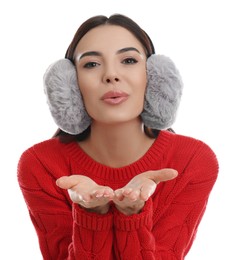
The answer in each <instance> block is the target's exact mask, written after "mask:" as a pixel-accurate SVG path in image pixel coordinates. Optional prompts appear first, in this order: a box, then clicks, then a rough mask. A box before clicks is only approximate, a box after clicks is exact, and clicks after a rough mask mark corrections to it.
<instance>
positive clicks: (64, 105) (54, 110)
mask: <svg viewBox="0 0 235 260" xmlns="http://www.w3.org/2000/svg"><path fill="white" fill-rule="evenodd" d="M43 82H44V91H45V94H46V97H47V103H48V105H49V109H50V112H51V115H52V117H53V119H54V121H55V123H56V124H57V126H58V127H59V128H60V129H61V130H63V131H64V132H66V133H69V134H74V135H75V134H78V133H82V132H83V131H84V130H85V129H86V128H87V127H88V126H89V125H90V124H91V118H90V117H89V115H88V114H87V112H86V109H85V106H84V104H83V99H82V95H81V92H80V90H79V87H78V83H77V74H76V69H75V66H74V65H73V63H72V62H71V61H70V60H68V59H61V60H59V61H57V62H55V63H53V64H52V65H51V66H49V68H48V69H47V71H46V73H45V74H44V77H43Z"/></svg>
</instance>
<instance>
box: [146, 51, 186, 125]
mask: <svg viewBox="0 0 235 260" xmlns="http://www.w3.org/2000/svg"><path fill="white" fill-rule="evenodd" d="M147 77H148V82H147V88H146V93H145V100H144V109H143V112H142V113H141V118H142V121H143V123H144V124H145V126H147V127H150V128H154V129H159V130H161V129H166V128H168V127H171V126H172V124H173V123H174V121H175V118H176V112H177V109H178V106H179V103H180V99H181V95H182V88H183V83H182V79H181V76H180V74H179V71H178V70H177V68H176V67H175V64H174V63H173V62H172V60H171V59H170V58H168V57H166V56H164V55H156V54H153V55H151V56H150V57H149V58H148V60H147Z"/></svg>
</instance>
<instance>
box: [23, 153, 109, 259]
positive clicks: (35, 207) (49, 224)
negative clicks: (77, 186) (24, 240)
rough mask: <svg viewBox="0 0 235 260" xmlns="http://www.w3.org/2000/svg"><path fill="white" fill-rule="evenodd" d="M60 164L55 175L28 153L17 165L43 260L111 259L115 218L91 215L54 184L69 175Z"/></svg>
mask: <svg viewBox="0 0 235 260" xmlns="http://www.w3.org/2000/svg"><path fill="white" fill-rule="evenodd" d="M61 161H62V160H61ZM61 161H57V162H54V164H55V165H56V166H55V168H54V172H52V171H51V169H52V168H53V167H52V168H51V169H50V170H49V169H48V167H46V166H45V165H44V164H43V163H42V161H41V160H40V159H39V158H38V156H37V154H35V153H34V151H33V149H29V150H27V151H26V152H24V153H23V154H22V156H21V158H20V161H19V164H18V182H19V186H20V188H21V191H22V194H23V197H24V199H25V202H26V204H27V207H28V210H29V215H30V218H31V220H32V223H33V225H34V227H35V230H36V233H37V236H38V240H39V245H40V250H41V253H42V256H43V259H45V260H55V259H58V260H60V259H61V260H62V259H63V260H64V259H70V260H72V259H87V260H89V259H94V258H96V259H110V255H111V246H112V228H111V227H112V221H113V219H112V214H111V213H110V214H106V215H98V214H94V213H88V212H86V211H84V210H82V209H80V208H79V207H78V206H77V205H74V204H73V203H72V202H71V201H70V199H69V196H68V194H67V191H64V190H61V189H60V188H58V187H57V186H56V184H55V180H56V179H57V178H59V177H60V176H62V175H66V174H68V173H67V172H65V167H64V166H63V165H62V163H61ZM63 167H64V171H63V170H62V169H63ZM55 172H57V173H56V174H55ZM94 242H95V243H94Z"/></svg>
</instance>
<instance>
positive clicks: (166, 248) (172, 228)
mask: <svg viewBox="0 0 235 260" xmlns="http://www.w3.org/2000/svg"><path fill="white" fill-rule="evenodd" d="M162 168H173V169H176V170H177V171H178V173H179V175H178V176H177V178H176V179H174V180H171V181H167V182H162V183H160V184H158V186H157V189H156V191H155V193H154V194H153V195H152V196H151V198H150V199H149V200H148V201H147V202H146V204H145V206H144V208H143V210H142V212H141V213H139V214H134V215H131V216H126V215H124V214H122V213H120V212H118V211H117V210H116V209H115V207H114V206H113V207H111V209H110V210H109V212H108V213H107V214H105V215H100V214H96V213H88V212H87V211H85V210H84V209H81V208H80V207H79V206H78V205H76V204H74V203H72V201H71V200H70V198H69V196H68V193H67V191H66V190H62V189H60V188H59V187H57V186H56V183H55V181H56V179H58V178H59V177H61V176H64V175H71V174H84V175H86V176H88V177H90V178H92V179H93V180H94V181H95V182H97V183H98V184H101V185H108V186H110V187H112V188H113V189H117V188H120V187H123V186H124V185H125V184H126V183H127V182H129V181H130V179H132V178H133V177H134V176H135V175H136V174H139V173H142V172H145V171H148V170H158V169H162ZM217 174H218V163H217V159H216V156H215V154H214V153H213V151H212V150H211V149H210V148H209V147H208V146H207V145H206V144H204V143H203V142H201V141H198V140H195V139H193V138H189V137H184V136H180V135H176V134H173V133H170V132H167V131H161V132H160V134H159V136H158V138H157V139H156V141H155V142H154V144H153V145H152V146H151V147H150V149H149V150H148V152H147V153H146V154H145V155H144V156H143V157H142V158H140V159H139V160H138V161H136V162H134V163H132V164H130V165H128V166H125V167H121V168H111V167H107V166H105V165H102V164H99V163H97V162H95V161H94V160H93V159H92V158H90V157H89V156H88V155H87V154H85V153H84V152H83V151H82V150H81V149H80V147H79V145H78V144H77V143H76V142H72V143H69V144H62V143H60V142H59V140H58V139H50V140H47V141H44V142H42V143H39V144H37V145H34V146H33V147H31V148H29V149H28V150H26V151H25V152H24V153H23V154H22V156H21V158H20V161H19V165H18V181H19V185H20V187H21V190H22V193H23V196H24V198H25V201H26V203H27V207H28V210H29V214H30V217H31V219H32V223H33V225H34V227H35V229H36V232H37V235H38V238H39V244H40V249H41V252H42V255H43V258H44V259H45V260H62V259H63V260H64V259H70V260H71V259H76V260H83V259H84V260H89V259H97V260H98V259H102V260H109V259H112V260H116V259H122V260H124V259H125V260H130V259H132V260H134V259H144V260H151V259H155V260H156V259H157V260H160V259H161V260H173V259H174V260H176V259H184V256H185V255H186V254H187V252H188V251H189V249H190V247H191V245H192V242H193V240H194V237H195V234H196V231H197V228H198V225H199V223H200V221H201V219H202V216H203V214H204V212H205V209H206V205H207V201H208V197H209V194H210V192H211V190H212V187H213V185H214V183H215V181H216V178H217Z"/></svg>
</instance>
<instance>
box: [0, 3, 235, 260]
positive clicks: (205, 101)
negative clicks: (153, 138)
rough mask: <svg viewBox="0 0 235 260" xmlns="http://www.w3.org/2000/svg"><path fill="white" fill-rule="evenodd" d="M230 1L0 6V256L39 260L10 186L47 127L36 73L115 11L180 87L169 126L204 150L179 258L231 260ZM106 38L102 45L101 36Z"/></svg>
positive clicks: (233, 58) (233, 84)
mask: <svg viewBox="0 0 235 260" xmlns="http://www.w3.org/2000/svg"><path fill="white" fill-rule="evenodd" d="M233 2H234V1H233V0H231V1H229V0H221V1H217V0H211V1H210V0H197V1H196V0H195V1H192V0H177V1H175V0H172V1H170V0H162V1H160V0H159V1H158V0H153V1H148V0H146V1H136V0H135V1H132V0H117V1H112V0H99V1H95V0H94V1H92V0H90V1H78V0H77V1H75V0H41V1H33V0H28V1H27V0H21V1H17V0H13V1H12V0H8V1H2V2H1V4H0V34H1V40H0V66H1V67H0V69H1V70H0V71H1V74H0V75H1V76H0V82H1V86H0V88H1V90H0V93H1V94H0V95H1V96H0V100H1V101H0V113H1V114H0V119H1V127H0V138H1V144H0V152H1V155H0V162H1V163H0V170H1V179H0V180H1V184H0V199H1V204H0V205H1V213H0V218H1V220H0V236H1V250H0V259H5V260H8V259H9V260H12V259H22V260H23V259H24V260H32V259H33V260H39V259H41V255H40V252H39V248H38V243H37V237H36V235H35V231H34V228H33V226H32V224H31V221H30V218H29V215H28V212H27V209H26V205H25V203H24V200H23V197H22V195H21V192H20V190H19V187H18V183H17V177H16V168H17V163H18V159H19V156H20V154H21V153H22V152H23V151H24V150H25V149H26V148H28V147H29V146H31V145H33V144H35V143H37V142H40V141H42V140H44V139H48V138H50V137H51V136H52V134H53V133H54V131H55V130H56V126H55V124H54V122H53V120H52V118H51V116H50V113H49V110H48V107H47V104H46V101H45V96H44V93H43V86H42V76H43V74H44V72H45V70H46V68H47V67H48V66H49V64H51V63H52V62H54V61H55V60H57V59H60V58H63V57H64V54H65V51H66V49H67V47H68V44H69V43H70V41H71V39H72V37H73V35H74V33H75V31H76V30H77V28H78V26H79V25H80V24H81V23H82V22H83V21H84V20H85V19H87V18H89V17H90V16H93V15H97V14H104V15H107V16H109V15H111V14H113V13H122V14H125V15H127V16H129V17H131V18H132V19H134V20H135V21H136V22H137V23H139V25H140V26H141V27H142V28H143V29H145V30H146V31H147V33H148V34H149V35H150V37H151V39H152V40H153V42H154V45H155V48H156V52H157V53H159V54H165V55H167V56H169V57H171V58H172V60H173V61H174V62H175V64H176V65H177V67H178V69H179V70H180V72H181V75H182V77H183V80H184V94H183V98H182V103H181V106H180V109H179V113H178V117H177V121H176V123H175V125H174V129H175V130H176V131H177V132H178V133H180V134H185V135H190V136H192V137H195V138H198V139H201V140H203V141H205V142H206V143H207V144H209V145H210V146H211V147H212V149H213V150H214V151H215V153H216V154H217V156H218V160H219V163H220V174H219V178H218V181H217V183H216V185H215V186H214V189H213V191H212V193H211V197H210V200H209V204H208V208H207V211H206V213H205V215H204V218H203V220H202V222H201V225H200V227H199V231H198V234H197V237H196V240H195V242H194V244H193V247H192V249H191V251H190V253H189V254H188V256H187V258H186V259H187V260H221V259H226V260H227V259H229V260H230V259H235V252H234V232H235V224H234V223H235V213H234V199H235V192H234V190H235V189H234V180H235V178H234V174H235V173H234V155H235V153H234V146H235V138H234V127H235V124H234V112H235V104H234V89H235V80H234V74H235V71H234V68H235V65H234V64H235V51H234V49H235V40H234V32H235V29H234V26H235V15H234V14H235V8H234V6H233ZM107 40H108V39H107Z"/></svg>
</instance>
